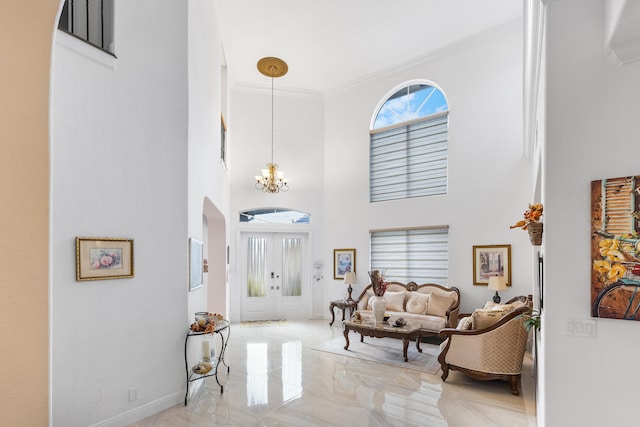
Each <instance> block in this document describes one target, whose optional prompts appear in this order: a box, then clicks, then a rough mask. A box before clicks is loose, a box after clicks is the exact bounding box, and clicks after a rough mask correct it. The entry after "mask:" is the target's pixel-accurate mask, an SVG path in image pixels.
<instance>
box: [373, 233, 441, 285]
mask: <svg viewBox="0 0 640 427" xmlns="http://www.w3.org/2000/svg"><path fill="white" fill-rule="evenodd" d="M369 253H370V256H371V260H370V263H369V265H370V266H371V269H372V270H380V271H382V272H384V273H385V277H386V278H387V280H390V281H398V282H402V283H408V282H411V281H413V282H416V283H417V284H422V283H436V284H439V285H443V286H446V285H447V284H448V282H449V227H448V226H443V227H430V228H415V229H403V230H380V231H372V232H371V236H370V252H369Z"/></svg>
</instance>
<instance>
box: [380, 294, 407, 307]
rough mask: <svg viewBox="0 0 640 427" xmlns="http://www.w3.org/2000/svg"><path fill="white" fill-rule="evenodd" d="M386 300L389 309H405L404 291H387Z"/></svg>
mask: <svg viewBox="0 0 640 427" xmlns="http://www.w3.org/2000/svg"><path fill="white" fill-rule="evenodd" d="M384 302H385V306H386V309H387V310H389V311H404V292H402V291H400V292H385V293H384Z"/></svg>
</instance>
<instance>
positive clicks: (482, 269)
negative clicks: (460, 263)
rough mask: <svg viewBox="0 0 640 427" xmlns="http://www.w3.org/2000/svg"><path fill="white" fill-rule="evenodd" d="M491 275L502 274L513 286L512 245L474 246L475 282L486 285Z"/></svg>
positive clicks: (508, 284)
mask: <svg viewBox="0 0 640 427" xmlns="http://www.w3.org/2000/svg"><path fill="white" fill-rule="evenodd" d="M491 276H502V277H504V278H505V279H506V281H507V286H511V245H488V246H474V247H473V284H474V285H480V286H486V285H488V284H489V277H491Z"/></svg>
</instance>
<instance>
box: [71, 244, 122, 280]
mask: <svg viewBox="0 0 640 427" xmlns="http://www.w3.org/2000/svg"><path fill="white" fill-rule="evenodd" d="M129 277H133V239H118V238H109V237H76V280H77V281H78V282H81V281H84V280H107V279H126V278H129Z"/></svg>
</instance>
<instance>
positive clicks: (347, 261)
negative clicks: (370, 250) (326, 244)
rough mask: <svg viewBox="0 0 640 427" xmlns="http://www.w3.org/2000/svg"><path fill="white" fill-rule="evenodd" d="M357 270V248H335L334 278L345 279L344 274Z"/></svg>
mask: <svg viewBox="0 0 640 427" xmlns="http://www.w3.org/2000/svg"><path fill="white" fill-rule="evenodd" d="M355 271H356V250H355V249H334V250H333V278H334V279H336V280H337V279H344V275H345V274H346V273H349V272H355Z"/></svg>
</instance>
